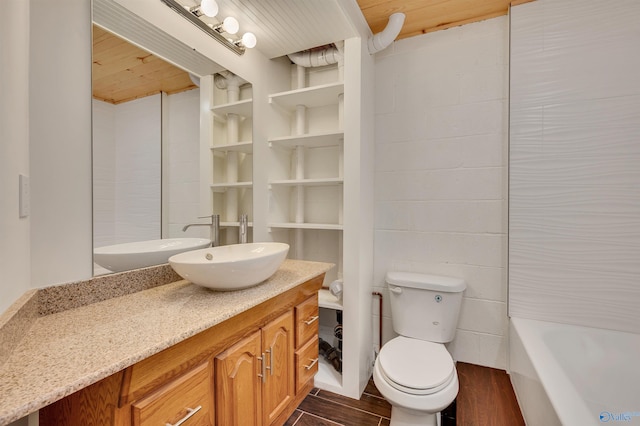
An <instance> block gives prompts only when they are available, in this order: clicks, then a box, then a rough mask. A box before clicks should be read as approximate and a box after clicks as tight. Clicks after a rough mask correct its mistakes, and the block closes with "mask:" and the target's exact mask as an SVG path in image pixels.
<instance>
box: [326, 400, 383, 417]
mask: <svg viewBox="0 0 640 426" xmlns="http://www.w3.org/2000/svg"><path fill="white" fill-rule="evenodd" d="M315 397H316V398H319V399H322V400H323V401H327V402H331V403H333V404H337V405H340V406H342V407H346V408H348V409H350V410H356V411H360V412H361V413H365V414H370V415H372V416H374V417H380V418H385V419H386V418H387V417H385V416H381V415H380V414H376V413H372V412H371V411H366V410H363V409H361V408H358V407H352V406H350V405H346V404H343V403H341V402H337V401H334V400H331V399H327V398H323V397H321V396H319V395H316V396H315Z"/></svg>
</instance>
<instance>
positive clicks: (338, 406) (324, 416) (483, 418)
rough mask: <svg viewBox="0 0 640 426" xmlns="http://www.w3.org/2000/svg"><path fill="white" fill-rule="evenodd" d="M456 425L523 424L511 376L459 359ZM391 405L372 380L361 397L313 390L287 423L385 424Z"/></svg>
mask: <svg viewBox="0 0 640 426" xmlns="http://www.w3.org/2000/svg"><path fill="white" fill-rule="evenodd" d="M456 368H457V369H458V379H459V380H460V391H459V392H458V398H457V404H456V405H457V413H456V419H457V422H456V423H457V426H524V420H523V419H522V414H521V413H520V409H519V407H518V403H517V402H516V398H515V395H514V393H513V388H512V387H511V382H510V380H509V376H508V375H507V373H506V372H504V371H502V370H496V369H493V368H487V367H481V366H478V365H472V364H466V363H462V362H459V363H457V364H456ZM390 415H391V406H390V405H389V403H388V402H387V401H385V400H384V398H383V397H382V396H381V395H380V393H379V392H378V390H377V389H376V387H375V385H374V384H373V380H371V381H369V384H368V385H367V388H366V389H365V391H364V394H363V395H362V398H360V400H354V399H351V398H346V397H344V396H341V395H336V394H334V393H331V392H326V391H323V390H319V389H314V390H313V391H312V392H311V394H309V396H307V397H306V398H305V399H304V401H302V403H301V404H300V406H299V407H298V409H297V410H296V411H295V412H294V413H293V415H292V416H291V417H290V418H289V420H287V422H286V423H285V426H336V425H342V426H384V425H389V417H390Z"/></svg>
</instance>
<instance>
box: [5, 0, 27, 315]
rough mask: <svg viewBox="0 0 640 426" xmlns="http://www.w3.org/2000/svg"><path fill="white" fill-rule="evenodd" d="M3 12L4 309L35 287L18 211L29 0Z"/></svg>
mask: <svg viewBox="0 0 640 426" xmlns="http://www.w3.org/2000/svg"><path fill="white" fill-rule="evenodd" d="M2 9H3V10H2V13H1V14H0V240H2V244H0V270H1V271H2V280H1V281H0V312H3V311H4V310H5V309H7V308H8V307H9V305H11V304H12V303H13V302H14V301H15V300H16V299H17V298H18V297H20V296H21V295H22V293H24V292H25V291H26V290H27V289H29V287H30V267H29V265H30V263H29V256H30V254H29V246H30V243H29V221H30V219H29V218H28V217H27V218H20V217H19V215H18V199H19V198H18V176H19V175H20V174H24V175H26V176H28V175H29V2H26V1H23V0H8V1H4V2H3V3H2Z"/></svg>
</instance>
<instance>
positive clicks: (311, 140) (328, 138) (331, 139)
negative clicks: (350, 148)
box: [269, 131, 344, 149]
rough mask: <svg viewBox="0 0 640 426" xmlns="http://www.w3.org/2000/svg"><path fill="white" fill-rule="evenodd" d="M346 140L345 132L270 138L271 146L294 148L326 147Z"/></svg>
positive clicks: (337, 144)
mask: <svg viewBox="0 0 640 426" xmlns="http://www.w3.org/2000/svg"><path fill="white" fill-rule="evenodd" d="M343 141H344V132H342V131H336V132H326V133H314V134H310V133H309V134H306V135H299V136H283V137H279V138H271V139H269V144H270V146H276V147H279V148H287V149H293V148H295V147H297V146H304V147H306V148H324V147H330V146H339V145H340V144H342V143H343Z"/></svg>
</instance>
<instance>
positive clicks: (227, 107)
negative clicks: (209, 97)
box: [211, 99, 253, 120]
mask: <svg viewBox="0 0 640 426" xmlns="http://www.w3.org/2000/svg"><path fill="white" fill-rule="evenodd" d="M211 111H212V112H213V113H214V114H215V115H216V117H218V118H221V119H223V120H226V119H227V114H238V115H240V116H242V117H252V116H253V99H243V100H241V101H238V102H231V103H228V104H221V105H215V106H213V107H211Z"/></svg>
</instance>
